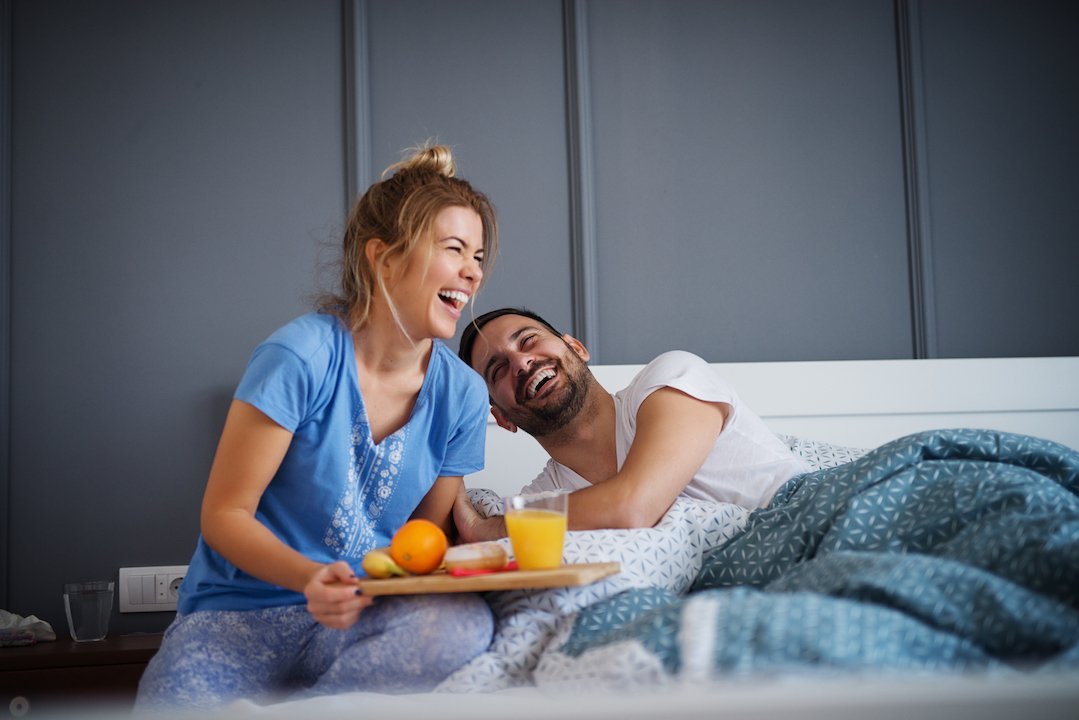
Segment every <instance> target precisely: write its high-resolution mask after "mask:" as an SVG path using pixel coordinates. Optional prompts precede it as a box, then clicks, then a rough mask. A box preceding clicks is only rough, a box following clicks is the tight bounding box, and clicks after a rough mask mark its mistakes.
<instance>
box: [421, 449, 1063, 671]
mask: <svg viewBox="0 0 1079 720" xmlns="http://www.w3.org/2000/svg"><path fill="white" fill-rule="evenodd" d="M797 442H798V441H797V440H794V439H791V443H792V447H793V448H795V449H796V450H799V448H798V447H797ZM817 447H818V448H819V446H817ZM833 449H834V450H835V452H831V453H826V454H828V455H829V456H828V457H826V458H818V459H819V460H821V461H820V462H818V463H817V465H818V466H821V469H819V470H816V471H814V472H811V473H808V474H806V475H803V476H800V477H798V478H795V479H793V480H791V481H790V482H789V483H787V484H786V485H785V486H784V487H783V488H781V490H780V492H779V493H778V494H777V496H776V498H775V499H774V500H773V501H772V503H771V505H770V506H769V507H768V508H765V509H763V510H758V511H756V512H754V513H748V512H747V511H745V510H743V509H741V508H738V507H736V506H731V505H723V504H715V503H702V502H697V501H690V500H684V499H680V500H679V501H678V502H676V503H675V505H674V506H673V507H672V508H671V510H670V511H669V512H668V513H667V516H665V517H664V519H663V520H662V521H661V522H660V523H659V524H657V526H656V527H654V528H649V529H647V530H633V531H613V530H607V531H590V532H580V533H570V534H569V535H570V537H569V538H568V540H567V548H566V554H567V560H568V561H570V562H586V561H588V562H595V561H609V560H617V561H619V562H621V563H622V568H623V571H622V573H620V574H619V575H617V576H614V577H612V578H609V579H607V580H604V581H602V582H600V583H596V584H594V585H590V586H586V587H583V588H561V589H555V590H547V591H513V592H499V593H489V594H488V599H489V601H490V602H491V606H492V609H493V610H494V612H495V616H496V635H495V640H494V643H493V644H492V646H491V649H490V651H489V652H488V653H486V654H484V655H481V656H480V657H479V658H477V659H476V660H474V661H473V662H472V663H470V664H468V665H466V666H465V667H464V668H462V669H461V670H460V671H458V673H456V674H455V675H453V676H451V677H450V678H449V679H448V680H447V681H446V682H444V683H443V685H442V686H441V687H440V689H441V690H445V691H480V690H484V691H487V690H499V689H504V688H507V687H514V686H520V685H533V684H534V685H539V686H541V687H549V688H579V687H587V688H596V687H607V688H620V687H634V688H639V687H641V686H642V685H657V686H659V685H664V684H670V683H681V682H685V681H707V680H710V679H716V678H722V677H727V676H731V675H734V674H746V673H753V674H761V673H790V672H797V673H807V672H808V673H819V672H830V671H837V672H838V671H842V672H850V671H858V672H881V671H913V672H928V671H939V670H949V671H953V670H954V671H966V670H979V671H981V670H989V671H1002V672H1008V673H1011V672H1017V671H1018V672H1031V671H1038V670H1063V671H1065V672H1071V671H1079V453H1077V452H1076V451H1074V450H1072V449H1069V448H1067V447H1064V446H1062V445H1059V444H1056V443H1052V442H1049V441H1045V440H1040V439H1037V438H1031V437H1026V436H1020V435H1013V434H1007V433H1000V432H991V431H980V430H940V431H931V432H926V433H919V434H916V435H912V436H909V437H906V438H901V439H899V440H896V441H893V442H891V443H888V444H886V445H884V446H881V447H880V448H877V449H874V450H871V451H869V452H867V453H865V454H864V455H861V454H860V453H859V452H856V451H850V452H849V453H848V452H846V451H844V449H842V448H833ZM859 455H860V456H859ZM829 464H831V465H833V466H832V467H824V466H825V465H829ZM476 499H477V500H479V501H480V504H481V505H482V504H483V502H484V501H485V500H486V501H487V502H488V505H489V507H488V510H489V511H494V503H493V502H490V500H491V499H490V498H484V497H483V495H482V493H480V494H478V496H476Z"/></svg>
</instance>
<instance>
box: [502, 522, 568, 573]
mask: <svg viewBox="0 0 1079 720" xmlns="http://www.w3.org/2000/svg"><path fill="white" fill-rule="evenodd" d="M506 530H507V531H508V532H509V536H510V542H511V543H513V554H514V556H515V557H516V558H517V567H519V568H520V569H522V570H540V569H543V568H556V567H558V566H559V565H561V564H562V542H563V540H564V539H565V537H566V514H565V513H563V512H556V511H554V510H511V511H508V512H507V513H506Z"/></svg>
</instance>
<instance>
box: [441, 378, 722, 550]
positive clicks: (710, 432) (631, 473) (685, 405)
mask: <svg viewBox="0 0 1079 720" xmlns="http://www.w3.org/2000/svg"><path fill="white" fill-rule="evenodd" d="M729 411H730V406H729V405H727V404H726V403H717V402H707V401H704V400H699V399H697V398H694V397H691V396H689V395H686V394H685V393H683V392H682V391H680V390H675V389H674V388H670V387H665V388H661V389H659V390H656V391H655V392H653V393H652V394H651V395H649V396H648V397H647V398H645V401H644V402H643V403H641V407H640V408H639V409H638V411H637V433H636V435H635V436H634V439H633V444H632V445H631V446H630V449H629V452H628V453H627V455H626V461H625V463H623V465H622V469H621V470H619V471H618V473H617V474H615V475H614V476H612V477H611V478H610V479H608V480H605V481H604V482H601V483H597V484H595V485H592V486H591V487H587V488H583V489H581V490H577V491H576V492H574V493H571V494H570V496H569V518H568V520H569V529H570V530H596V529H599V528H642V527H652V526H653V525H655V524H656V523H657V522H659V520H660V518H662V517H663V515H664V513H666V512H667V510H668V509H670V507H671V505H672V504H674V501H675V499H676V498H677V497H678V494H679V493H681V492H682V490H684V489H685V487H686V485H688V484H689V481H690V480H692V479H693V476H694V475H695V474H696V472H697V470H699V469H700V467H701V465H703V464H704V461H705V459H706V458H707V457H708V453H709V452H711V451H712V446H713V445H714V444H715V442H716V438H717V437H719V433H720V431H721V430H722V429H723V425H724V423H725V422H726V420H727V413H728V412H729ZM453 514H454V519H455V521H456V523H457V530H458V532H459V533H460V536H461V540H462V542H475V541H479V540H494V539H496V538H500V537H505V536H506V525H505V522H504V520H503V518H501V517H492V518H487V519H484V518H482V517H480V515H479V513H478V512H476V510H475V508H474V507H473V506H472V503H471V502H469V500H468V495H467V494H466V493H464V492H463V491H462V493H460V494H459V495H458V498H457V502H456V503H455V504H454V508H453Z"/></svg>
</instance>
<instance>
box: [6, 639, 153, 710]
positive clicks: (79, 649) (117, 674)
mask: <svg viewBox="0 0 1079 720" xmlns="http://www.w3.org/2000/svg"><path fill="white" fill-rule="evenodd" d="M160 646H161V635H160V634H149V635H116V636H109V637H107V638H105V639H104V640H101V641H99V642H86V643H77V642H75V641H73V640H70V639H68V638H58V639H57V640H56V641H55V642H42V643H38V644H36V645H30V646H27V647H5V648H0V716H7V715H8V714H9V711H10V710H13V709H15V708H10V704H11V702H12V700H14V699H15V698H18V697H23V698H26V699H27V700H28V701H29V703H30V706H29V709H30V715H31V716H33V715H34V714H37V713H38V712H41V711H43V710H45V711H48V710H55V709H58V708H67V709H71V708H73V707H78V706H80V705H83V706H85V705H86V704H89V703H94V704H107V705H109V706H115V707H117V708H126V709H130V708H131V706H132V705H133V704H134V702H135V692H136V690H137V689H138V685H139V678H140V677H142V671H143V670H145V669H146V663H148V662H149V661H150V658H152V657H153V656H154V653H156V652H157V649H158V648H159V647H160Z"/></svg>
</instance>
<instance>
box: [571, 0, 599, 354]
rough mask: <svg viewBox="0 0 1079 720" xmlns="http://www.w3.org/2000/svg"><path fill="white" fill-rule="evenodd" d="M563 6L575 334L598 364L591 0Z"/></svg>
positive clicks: (572, 0) (579, 0)
mask: <svg viewBox="0 0 1079 720" xmlns="http://www.w3.org/2000/svg"><path fill="white" fill-rule="evenodd" d="M562 7H563V23H564V29H565V58H566V124H567V129H568V135H569V136H568V140H569V189H570V259H571V262H572V276H573V279H572V289H573V333H574V335H575V336H576V337H577V339H579V340H580V341H581V342H583V343H584V345H585V347H587V348H589V350H590V351H591V352H592V362H600V361H601V359H600V358H599V356H598V355H599V322H598V319H597V312H598V297H599V288H598V286H597V277H596V219H595V200H594V198H593V188H594V182H595V178H594V175H593V170H592V100H591V88H590V80H589V63H588V4H587V2H586V0H564V2H563V4H562Z"/></svg>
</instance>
